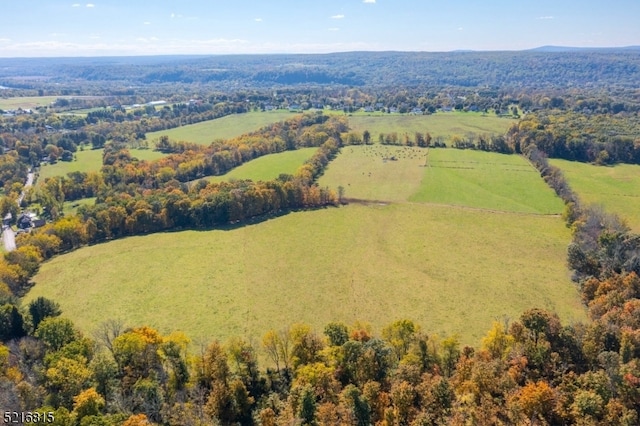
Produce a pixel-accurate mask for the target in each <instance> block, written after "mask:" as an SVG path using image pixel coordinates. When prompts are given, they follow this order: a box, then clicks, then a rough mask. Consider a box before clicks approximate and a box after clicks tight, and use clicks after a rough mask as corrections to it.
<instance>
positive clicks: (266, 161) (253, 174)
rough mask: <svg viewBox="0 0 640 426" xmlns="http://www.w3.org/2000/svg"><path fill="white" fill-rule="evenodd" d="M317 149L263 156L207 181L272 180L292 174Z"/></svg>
mask: <svg viewBox="0 0 640 426" xmlns="http://www.w3.org/2000/svg"><path fill="white" fill-rule="evenodd" d="M317 150H318V148H302V149H298V150H295V151H285V152H280V153H278V154H271V155H265V156H262V157H259V158H256V159H255V160H252V161H249V162H248V163H244V164H243V165H241V166H238V167H236V168H235V169H233V170H231V171H230V172H229V173H227V174H224V175H222V176H211V177H209V178H207V180H209V181H212V182H222V181H228V180H230V179H251V180H253V181H256V182H257V181H259V180H264V181H266V180H273V179H275V178H277V177H278V176H279V175H280V174H281V173H287V174H294V173H295V172H296V170H297V169H298V167H300V166H301V165H302V164H303V163H304V162H305V160H307V159H309V158H311V157H312V156H313V154H314V153H315V152H316V151H317Z"/></svg>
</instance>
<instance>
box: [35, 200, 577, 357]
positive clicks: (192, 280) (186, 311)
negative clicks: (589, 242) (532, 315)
mask: <svg viewBox="0 0 640 426" xmlns="http://www.w3.org/2000/svg"><path fill="white" fill-rule="evenodd" d="M569 239H570V235H569V230H568V229H567V228H566V227H565V226H564V224H563V223H562V221H561V220H559V219H558V218H555V217H545V216H529V215H527V216H522V215H509V216H507V214H494V213H490V212H485V211H473V210H464V209H451V208H448V207H444V206H435V205H425V204H408V203H404V204H387V205H380V204H378V203H373V204H369V205H361V204H351V205H348V206H345V207H340V208H329V209H322V210H317V211H306V212H297V213H290V214H288V215H284V216H281V217H277V218H273V219H270V220H267V221H265V222H262V223H258V224H253V225H247V226H243V227H239V228H235V229H225V230H210V231H184V232H177V233H162V234H154V235H149V236H141V237H131V238H127V239H123V240H117V241H113V242H109V243H105V244H98V245H95V246H90V247H86V248H83V249H81V250H77V251H75V252H72V253H69V254H65V255H62V256H59V257H56V258H54V259H52V260H50V261H48V262H46V263H45V264H43V265H42V267H41V270H40V272H39V273H38V275H36V277H35V283H36V285H35V287H34V288H33V289H32V290H31V292H30V293H29V294H28V296H27V299H28V300H26V301H25V303H28V301H29V300H32V299H34V298H36V297H38V296H45V297H48V298H52V299H54V300H56V301H59V303H60V304H61V306H62V309H63V311H64V313H65V315H67V316H68V317H70V318H71V319H73V321H74V322H75V323H76V324H77V325H78V326H79V327H80V328H81V329H83V330H84V331H85V332H91V331H92V330H93V329H95V328H96V326H97V325H98V324H99V323H100V322H102V321H104V320H106V319H110V318H111V319H122V320H124V322H125V323H126V324H127V325H130V326H135V325H142V324H148V325H151V326H153V327H156V328H158V329H159V330H160V331H161V332H169V331H172V330H176V329H179V330H183V331H184V332H185V333H186V334H187V335H188V336H190V337H192V338H193V339H194V340H195V341H196V342H197V341H199V340H200V339H202V340H203V341H210V340H211V339H212V338H219V339H222V340H224V339H226V338H228V337H230V336H235V335H240V336H245V337H248V338H252V339H254V340H259V339H260V337H261V336H262V334H263V333H264V332H265V331H267V330H268V329H270V328H275V329H280V328H282V327H283V326H286V325H287V324H293V323H297V322H304V323H308V324H310V325H312V326H313V327H315V328H316V330H318V331H321V330H322V327H323V326H324V325H325V324H326V323H328V322H330V321H344V322H345V323H347V324H352V323H353V322H354V321H356V320H361V321H367V322H370V323H371V324H372V325H373V327H374V331H375V332H376V333H379V332H380V329H381V328H382V327H383V326H384V325H387V324H389V323H390V322H392V321H394V320H396V319H399V318H409V319H412V320H414V321H416V322H417V323H419V324H420V325H421V326H422V327H423V329H424V330H425V331H426V332H427V333H430V334H433V333H435V334H438V335H440V336H445V335H451V334H454V333H457V334H459V335H460V337H461V341H462V343H463V344H474V345H475V344H477V343H478V342H479V339H480V338H481V337H482V336H484V335H485V334H486V332H487V330H488V329H489V328H490V326H491V323H492V321H494V320H496V319H503V318H505V317H508V318H511V319H513V318H516V317H518V316H519V315H520V314H521V313H522V311H523V310H525V309H528V308H532V307H542V308H547V309H552V310H555V311H556V312H558V314H559V315H560V317H561V318H562V319H563V321H566V322H571V321H577V320H585V319H586V316H585V312H584V308H583V306H582V304H581V302H580V298H579V297H578V291H577V289H576V288H575V287H574V285H573V284H572V283H571V282H570V280H569V277H568V275H569V273H568V271H567V270H566V266H565V261H564V259H565V251H566V245H567V242H568V241H569ZM541 265H544V266H543V267H542V266H541Z"/></svg>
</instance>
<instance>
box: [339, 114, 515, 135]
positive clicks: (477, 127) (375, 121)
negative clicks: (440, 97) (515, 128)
mask: <svg viewBox="0 0 640 426" xmlns="http://www.w3.org/2000/svg"><path fill="white" fill-rule="evenodd" d="M515 122H516V121H515V120H513V119H511V118H507V117H498V116H497V115H495V114H483V113H479V112H438V113H435V114H430V115H411V114H364V113H359V114H353V115H351V116H349V125H350V127H351V128H352V130H353V131H355V132H358V133H362V132H364V131H365V130H368V131H369V133H370V134H371V138H372V139H373V140H374V141H377V140H378V135H379V134H380V133H385V134H387V133H392V132H396V133H398V135H400V136H401V137H402V135H404V134H405V133H406V134H407V135H408V136H409V138H410V139H411V140H413V139H414V135H415V133H416V132H420V133H427V132H429V133H430V134H431V136H432V137H438V136H440V137H443V138H444V139H445V142H447V141H448V139H449V138H450V137H451V136H453V135H460V136H465V135H467V134H469V133H474V134H476V135H495V134H498V135H502V134H504V133H505V132H506V131H507V130H508V129H509V127H510V126H511V125H512V124H513V123H515Z"/></svg>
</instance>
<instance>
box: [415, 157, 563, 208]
mask: <svg viewBox="0 0 640 426" xmlns="http://www.w3.org/2000/svg"><path fill="white" fill-rule="evenodd" d="M428 157H429V158H428V160H427V164H428V165H427V167H424V168H423V170H424V179H423V180H422V184H421V185H420V188H419V190H418V191H417V192H416V193H415V194H413V195H412V196H411V198H410V200H411V201H416V202H431V203H442V204H454V205H462V206H467V207H477V208H483V209H491V210H501V211H510V212H520V213H539V214H559V213H561V212H562V210H563V208H564V204H563V203H562V200H560V198H558V197H557V196H556V195H555V193H554V192H553V190H552V189H551V188H549V187H548V186H547V185H546V184H545V183H544V181H543V180H542V179H541V178H540V174H539V173H538V171H537V170H536V169H535V168H534V167H533V166H532V165H531V164H529V163H528V162H527V161H526V160H525V159H524V158H523V157H521V156H518V155H506V154H496V153H488V152H482V151H468V150H464V151H460V150H456V149H434V150H430V151H429V154H428Z"/></svg>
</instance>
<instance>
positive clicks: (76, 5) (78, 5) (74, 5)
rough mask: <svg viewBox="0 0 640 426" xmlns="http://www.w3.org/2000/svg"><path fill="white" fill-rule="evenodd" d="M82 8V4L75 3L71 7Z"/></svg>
mask: <svg viewBox="0 0 640 426" xmlns="http://www.w3.org/2000/svg"><path fill="white" fill-rule="evenodd" d="M80 6H81V4H80V3H74V4H72V5H71V7H80Z"/></svg>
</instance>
